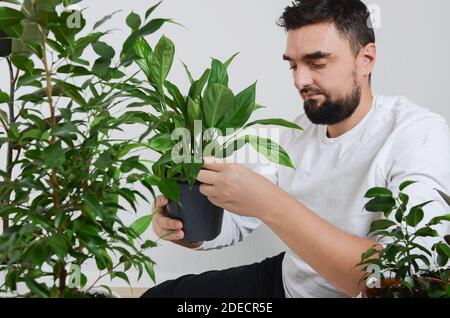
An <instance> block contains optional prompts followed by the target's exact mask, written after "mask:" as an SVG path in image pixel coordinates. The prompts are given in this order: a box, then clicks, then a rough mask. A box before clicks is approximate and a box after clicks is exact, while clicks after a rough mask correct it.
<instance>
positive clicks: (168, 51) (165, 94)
mask: <svg viewBox="0 0 450 318" xmlns="http://www.w3.org/2000/svg"><path fill="white" fill-rule="evenodd" d="M174 53H175V49H174V45H173V43H172V42H171V41H170V39H168V38H167V37H165V36H163V37H162V38H161V39H160V41H159V42H158V44H157V45H156V47H155V50H154V51H152V50H151V49H150V46H149V44H148V43H147V41H145V39H139V40H138V41H137V43H136V45H135V54H136V55H137V56H139V57H140V59H137V60H135V62H136V63H137V64H138V65H139V67H140V68H141V70H142V71H143V72H144V73H145V74H146V75H147V76H146V77H147V79H146V81H143V82H141V84H142V87H140V88H139V89H138V90H137V89H136V86H135V85H133V86H126V85H125V86H123V87H122V89H123V90H124V92H126V94H128V95H129V96H130V97H133V98H137V99H140V100H141V101H142V102H143V103H145V102H147V103H150V104H151V105H152V106H153V107H154V110H155V112H156V114H157V115H156V116H157V117H154V125H152V127H151V129H150V128H149V130H148V131H147V132H146V133H144V134H143V135H142V136H141V138H140V139H142V140H144V139H145V138H147V136H148V135H149V134H150V131H153V132H154V134H153V135H152V136H151V138H150V139H148V141H146V143H147V144H148V146H149V147H150V148H151V149H153V150H154V151H156V152H158V153H159V154H160V157H159V159H158V160H157V161H156V162H155V163H154V164H153V165H152V171H153V174H154V177H153V178H152V180H151V185H153V186H157V187H158V188H159V190H160V191H161V193H162V194H164V196H165V197H167V198H168V199H169V200H170V201H169V205H168V207H167V213H168V215H169V216H171V217H173V218H176V219H179V220H181V221H182V222H183V230H184V233H185V235H184V238H183V240H184V241H185V242H188V243H192V242H198V241H205V240H211V239H213V238H215V237H216V236H217V235H218V234H219V233H220V230H221V222H222V216H223V209H222V208H219V207H217V206H215V205H213V204H212V203H211V202H210V201H209V200H208V199H207V198H206V197H205V196H204V195H203V194H201V193H200V191H199V184H198V183H197V182H196V177H197V175H198V173H199V171H200V169H201V168H202V166H203V158H204V157H206V156H208V157H218V158H223V157H228V156H230V155H232V154H233V152H234V151H236V150H237V149H239V148H241V147H242V146H243V145H245V144H250V145H251V146H253V147H254V148H255V149H256V150H257V151H258V152H259V153H261V154H263V155H265V156H266V157H267V158H269V159H270V160H272V161H275V162H276V163H279V164H281V165H285V166H288V167H291V168H293V164H292V162H291V160H290V158H289V155H288V154H287V153H286V151H285V150H284V149H283V148H282V147H281V146H279V145H278V144H277V143H276V142H274V141H272V140H270V139H266V138H262V137H258V136H253V135H244V136H242V135H240V134H242V132H243V131H245V129H246V128H248V127H251V126H254V125H258V124H261V125H277V126H283V127H287V128H292V129H299V130H301V129H302V128H301V127H300V126H298V125H297V124H295V123H292V122H289V121H286V120H284V119H279V118H275V119H263V120H256V121H252V122H249V119H250V116H251V115H252V113H253V112H254V111H256V110H257V109H259V108H262V106H260V105H258V104H257V103H256V101H255V98H256V83H254V84H252V85H250V86H249V87H247V88H246V89H244V90H242V91H241V92H240V93H238V94H235V93H233V92H232V91H231V90H230V89H229V87H228V83H229V76H228V71H227V69H228V66H229V65H230V63H231V62H232V61H233V59H234V58H235V56H236V55H237V54H235V55H233V56H232V57H231V58H229V59H228V60H227V61H226V62H224V63H222V62H221V61H219V60H218V59H212V62H211V67H210V68H208V69H206V70H205V71H204V72H203V73H202V75H201V76H200V78H199V79H197V80H194V78H193V76H192V74H191V72H190V71H189V69H188V67H187V66H186V65H184V68H185V70H186V73H187V77H188V79H189V81H190V88H189V91H188V93H187V94H182V92H181V91H180V89H179V88H178V87H177V86H176V85H175V84H173V83H171V82H170V81H168V80H167V75H168V74H169V72H170V69H171V67H172V62H173V57H174ZM159 66H162V70H161V72H158V73H156V72H153V70H154V69H155V68H156V67H159ZM149 91H152V92H156V96H157V98H153V99H152V100H149V98H148V96H147V95H146V92H149Z"/></svg>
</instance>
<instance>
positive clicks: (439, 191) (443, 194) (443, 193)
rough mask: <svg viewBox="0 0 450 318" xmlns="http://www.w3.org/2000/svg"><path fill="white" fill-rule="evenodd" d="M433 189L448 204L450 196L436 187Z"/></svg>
mask: <svg viewBox="0 0 450 318" xmlns="http://www.w3.org/2000/svg"><path fill="white" fill-rule="evenodd" d="M435 190H436V191H437V192H438V193H439V195H440V196H441V197H442V198H443V199H444V201H445V202H446V203H447V204H448V205H449V206H450V196H449V195H448V194H446V193H445V192H443V191H441V190H438V189H435Z"/></svg>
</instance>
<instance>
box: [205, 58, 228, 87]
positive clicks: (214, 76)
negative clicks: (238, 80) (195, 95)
mask: <svg viewBox="0 0 450 318" xmlns="http://www.w3.org/2000/svg"><path fill="white" fill-rule="evenodd" d="M215 83H218V84H221V85H223V86H225V87H228V73H227V70H226V68H225V66H224V65H223V64H222V62H220V61H219V60H216V59H213V60H212V62H211V74H210V75H209V80H208V86H211V85H213V84H215Z"/></svg>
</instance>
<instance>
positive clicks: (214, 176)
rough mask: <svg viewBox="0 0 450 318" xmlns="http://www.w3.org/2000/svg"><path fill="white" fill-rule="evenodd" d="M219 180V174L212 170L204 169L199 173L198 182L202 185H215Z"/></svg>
mask: <svg viewBox="0 0 450 318" xmlns="http://www.w3.org/2000/svg"><path fill="white" fill-rule="evenodd" d="M218 178H219V173H218V172H216V171H212V170H205V169H202V170H200V172H199V173H198V176H197V180H198V181H200V182H201V183H206V184H215V183H216V182H217V180H218Z"/></svg>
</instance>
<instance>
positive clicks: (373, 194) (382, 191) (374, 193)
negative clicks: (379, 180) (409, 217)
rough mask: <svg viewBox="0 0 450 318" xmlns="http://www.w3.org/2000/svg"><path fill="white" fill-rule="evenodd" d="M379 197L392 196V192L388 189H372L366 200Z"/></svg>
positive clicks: (367, 193) (366, 195) (368, 192)
mask: <svg viewBox="0 0 450 318" xmlns="http://www.w3.org/2000/svg"><path fill="white" fill-rule="evenodd" d="M378 196H389V197H390V196H392V191H391V190H389V189H386V188H378V187H377V188H372V189H370V190H369V191H367V192H366V194H365V196H364V197H365V198H375V197H378Z"/></svg>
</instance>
